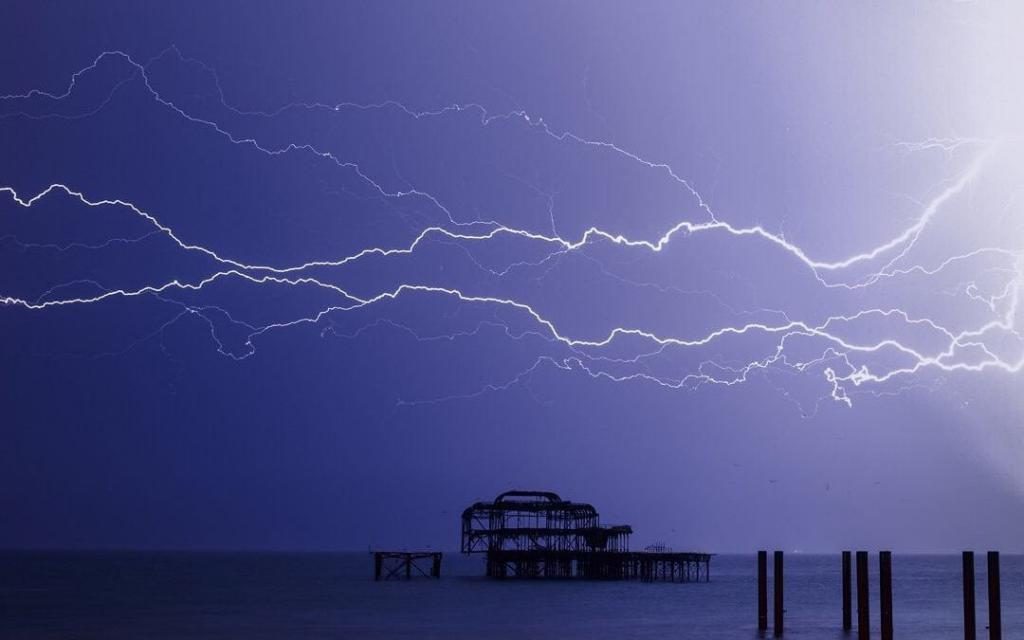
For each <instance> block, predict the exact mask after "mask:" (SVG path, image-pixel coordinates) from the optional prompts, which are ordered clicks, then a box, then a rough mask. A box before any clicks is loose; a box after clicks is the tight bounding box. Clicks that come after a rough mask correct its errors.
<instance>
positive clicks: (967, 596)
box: [963, 551, 977, 640]
mask: <svg viewBox="0 0 1024 640" xmlns="http://www.w3.org/2000/svg"><path fill="white" fill-rule="evenodd" d="M963 567H964V569H963V574H964V640H977V635H976V634H977V631H976V628H977V626H976V623H975V619H974V552H973V551H964V554H963Z"/></svg>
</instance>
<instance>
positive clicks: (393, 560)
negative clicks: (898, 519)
mask: <svg viewBox="0 0 1024 640" xmlns="http://www.w3.org/2000/svg"><path fill="white" fill-rule="evenodd" d="M441 557H442V554H441V553H440V552H438V551H374V552H373V579H374V580H402V579H404V580H410V579H412V578H413V577H415V576H424V577H428V578H440V577H441ZM428 562H429V566H428V564H427V563H428Z"/></svg>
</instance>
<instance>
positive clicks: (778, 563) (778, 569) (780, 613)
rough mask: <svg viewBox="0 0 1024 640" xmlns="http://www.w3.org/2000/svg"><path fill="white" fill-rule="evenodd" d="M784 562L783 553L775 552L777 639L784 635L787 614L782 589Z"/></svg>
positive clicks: (774, 594)
mask: <svg viewBox="0 0 1024 640" xmlns="http://www.w3.org/2000/svg"><path fill="white" fill-rule="evenodd" d="M782 561H783V558H782V552H781V551H776V552H775V573H774V576H773V578H774V583H775V584H774V587H775V588H774V593H773V594H772V595H773V596H774V600H775V637H776V638H778V637H779V636H781V635H782V631H783V627H784V624H783V621H784V617H785V614H786V609H785V607H784V606H783V599H782V596H783V588H782V584H783V574H782Z"/></svg>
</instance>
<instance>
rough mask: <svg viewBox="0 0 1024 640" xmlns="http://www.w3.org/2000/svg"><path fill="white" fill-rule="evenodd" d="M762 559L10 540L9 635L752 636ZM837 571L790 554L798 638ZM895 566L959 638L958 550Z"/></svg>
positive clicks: (792, 615) (1008, 572) (904, 608)
mask: <svg viewBox="0 0 1024 640" xmlns="http://www.w3.org/2000/svg"><path fill="white" fill-rule="evenodd" d="M977 562H978V569H979V571H978V578H979V580H978V584H977V588H976V590H977V593H978V607H977V610H978V627H979V638H982V637H987V634H986V633H985V632H984V629H985V625H986V624H987V619H988V618H987V602H986V598H985V593H986V586H985V583H984V555H979V556H978V558H977ZM754 566H755V564H754V558H753V556H717V557H716V558H715V559H714V560H713V561H712V572H711V575H712V581H711V582H710V583H709V584H642V583H621V582H620V583H592V582H591V583H584V582H515V581H506V582H496V581H490V580H486V579H484V578H482V577H479V575H480V573H481V572H482V565H481V561H480V560H479V559H478V558H465V557H461V556H458V555H457V554H446V555H445V561H444V571H445V574H446V575H445V576H444V577H443V578H442V579H441V580H439V581H433V580H428V579H421V580H418V581H413V582H379V583H375V582H373V580H372V576H371V573H372V561H371V559H370V557H369V556H368V555H367V554H365V553H359V554H355V553H351V554H344V553H343V554H257V553H251V554H250V553H236V554H232V553H141V552H140V553H134V552H119V553H0V638H3V639H4V640H8V639H33V640H34V639H37V638H103V639H106V638H113V639H120V638H132V639H135V638H232V639H235V638H260V639H262V638H474V639H475V638H589V639H601V638H710V639H715V638H755V637H756V636H757V632H756V627H755V624H756V615H757V612H756V598H755V595H756V586H755V582H754ZM871 569H872V572H873V573H874V574H877V560H876V558H875V557H874V556H873V557H872V565H871ZM839 571H840V563H839V556H838V554H836V555H835V556H829V557H823V556H802V555H791V556H787V558H786V608H787V633H786V636H787V637H797V638H841V637H844V636H843V634H842V633H841V631H840V630H839V626H840V621H841V604H840V603H841V600H840V598H841V594H840V581H839V576H840V573H839ZM893 572H894V585H893V591H894V600H895V606H894V609H895V614H894V615H895V631H896V637H897V638H922V639H924V638H927V639H930V640H939V639H943V638H950V639H952V638H962V637H963V631H962V626H961V625H962V604H961V602H962V600H961V577H960V558H959V556H900V555H898V554H897V555H895V556H894V558H893ZM1002 574H1003V576H1002V588H1003V628H1004V638H1020V639H1024V558H1022V557H1012V556H1004V557H1003V558H1002ZM873 577H877V575H875V576H873ZM872 596H873V601H872V608H871V613H872V617H873V618H874V620H873V623H874V625H873V626H874V627H875V632H874V634H873V635H877V625H878V611H879V609H878V600H877V596H878V588H877V584H873V585H872ZM847 637H848V636H847Z"/></svg>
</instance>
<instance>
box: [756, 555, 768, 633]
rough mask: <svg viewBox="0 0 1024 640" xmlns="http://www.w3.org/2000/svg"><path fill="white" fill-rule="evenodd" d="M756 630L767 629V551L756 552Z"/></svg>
mask: <svg viewBox="0 0 1024 640" xmlns="http://www.w3.org/2000/svg"><path fill="white" fill-rule="evenodd" d="M757 630H758V631H761V632H764V631H767V630H768V552H767V551H758V552H757Z"/></svg>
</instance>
